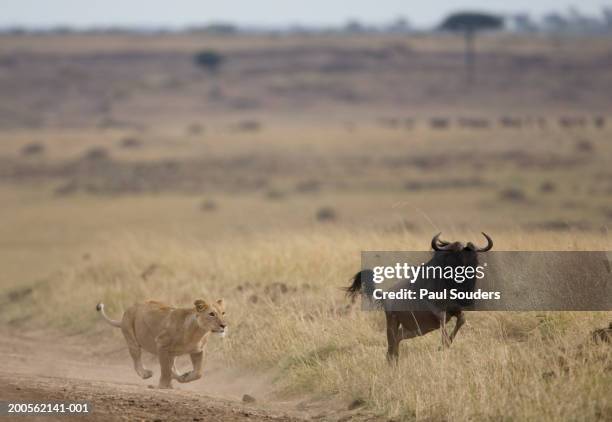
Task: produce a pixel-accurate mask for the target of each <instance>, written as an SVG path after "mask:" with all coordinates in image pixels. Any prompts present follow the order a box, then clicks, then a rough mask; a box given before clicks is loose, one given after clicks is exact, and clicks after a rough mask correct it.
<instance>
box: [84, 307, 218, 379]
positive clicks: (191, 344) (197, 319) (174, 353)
mask: <svg viewBox="0 0 612 422" xmlns="http://www.w3.org/2000/svg"><path fill="white" fill-rule="evenodd" d="M96 309H97V310H98V311H99V312H100V314H101V315H102V317H103V318H104V320H105V321H106V322H108V323H109V324H110V325H112V326H114V327H119V328H121V332H122V333H123V336H124V337H125V341H126V342H127V345H128V349H129V351H130V355H131V356H132V360H133V361H134V369H135V370H136V373H138V375H139V376H140V377H141V378H143V379H147V378H150V377H151V376H152V375H153V372H152V371H150V370H148V369H145V368H144V366H143V365H142V358H141V354H142V350H143V349H144V350H146V351H147V352H149V353H152V354H154V355H156V356H158V358H159V364H160V367H161V376H160V379H159V388H172V380H173V379H174V380H177V381H178V382H190V381H194V380H197V379H200V378H201V377H202V369H203V368H202V367H203V365H202V362H203V359H204V350H205V347H206V343H207V342H208V338H209V337H210V333H211V332H214V333H219V334H222V335H223V334H225V330H226V326H227V324H226V322H225V306H224V303H223V299H219V300H217V301H215V302H213V303H210V304H209V303H206V302H205V301H204V300H201V299H198V300H196V301H195V302H194V307H193V308H174V307H171V306H168V305H165V304H163V303H160V302H155V301H149V302H146V303H141V304H135V305H133V306H132V307H130V308H128V309H127V310H126V311H125V313H124V314H123V317H122V319H121V321H116V320H113V319H111V318H109V317H108V316H107V315H106V313H105V312H104V304H102V303H99V304H98V305H97V306H96ZM185 354H188V355H189V356H190V358H191V362H192V364H193V370H191V371H189V372H186V373H184V374H182V375H179V374H178V373H177V372H176V368H175V366H174V361H175V359H176V358H177V357H178V356H181V355H185Z"/></svg>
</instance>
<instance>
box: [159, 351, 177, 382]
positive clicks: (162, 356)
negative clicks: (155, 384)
mask: <svg viewBox="0 0 612 422" xmlns="http://www.w3.org/2000/svg"><path fill="white" fill-rule="evenodd" d="M158 356H159V366H160V367H161V376H160V377H159V388H172V368H173V366H174V357H173V356H170V354H169V353H168V352H166V351H162V350H160V351H159V352H158Z"/></svg>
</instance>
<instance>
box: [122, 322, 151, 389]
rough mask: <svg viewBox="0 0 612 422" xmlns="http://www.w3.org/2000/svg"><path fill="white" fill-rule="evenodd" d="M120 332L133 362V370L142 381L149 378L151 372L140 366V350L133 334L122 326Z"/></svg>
mask: <svg viewBox="0 0 612 422" xmlns="http://www.w3.org/2000/svg"><path fill="white" fill-rule="evenodd" d="M121 332H122V333H123V337H125V341H126V343H127V345H128V349H129V350H130V356H131V357H132V360H133V361H134V369H135V370H136V373H137V374H138V375H140V377H141V378H142V379H147V378H151V377H152V376H153V371H150V370H148V369H145V367H144V366H143V365H142V349H141V347H140V344H138V342H137V341H136V338H135V337H134V334H133V333H132V332H131V330H130V329H129V328H126V327H125V326H124V325H121Z"/></svg>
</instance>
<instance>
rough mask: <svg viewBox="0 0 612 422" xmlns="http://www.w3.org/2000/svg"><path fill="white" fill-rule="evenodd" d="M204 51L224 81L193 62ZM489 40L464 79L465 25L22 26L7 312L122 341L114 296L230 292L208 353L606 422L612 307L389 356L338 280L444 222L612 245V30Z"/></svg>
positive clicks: (8, 317)
mask: <svg viewBox="0 0 612 422" xmlns="http://www.w3.org/2000/svg"><path fill="white" fill-rule="evenodd" d="M210 47H214V48H217V49H219V50H220V51H222V52H223V53H224V54H226V55H227V68H226V69H224V70H223V72H222V73H221V74H220V75H218V76H216V77H214V78H213V77H211V76H210V75H206V74H205V73H204V72H203V71H202V70H200V69H196V68H195V67H194V66H193V64H192V62H191V55H192V54H193V53H195V52H196V51H197V50H198V49H202V48H210ZM480 48H481V50H480V51H481V53H482V54H481V56H482V57H481V58H480V59H479V64H478V66H479V69H480V70H479V75H480V76H479V81H480V83H479V84H478V85H477V86H476V87H474V88H473V89H471V90H468V89H466V88H465V87H464V86H463V85H462V84H463V78H462V77H461V71H462V68H461V44H460V42H458V41H457V40H454V39H452V38H447V37H433V36H431V37H426V36H419V37H415V38H412V39H411V38H398V37H395V36H393V37H378V36H376V37H361V36H360V37H354V38H349V37H331V36H326V37H313V38H309V37H305V38H299V37H289V38H283V37H280V38H274V37H256V38H248V37H239V36H238V37H229V38H213V39H209V38H206V37H202V36H194V35H190V36H170V35H168V36H152V37H149V38H146V37H145V38H142V37H128V36H119V35H115V36H108V35H107V36H96V37H93V36H90V38H88V37H78V36H64V37H30V36H21V37H19V36H12V37H9V36H5V37H2V39H0V58H1V59H2V60H1V62H2V71H1V72H0V87H2V88H3V92H9V93H10V94H11V95H12V97H11V102H9V101H8V100H6V99H4V100H2V103H0V123H1V124H0V164H1V167H0V180H1V185H0V201H1V203H2V207H1V208H0V220H1V221H2V225H0V262H2V266H3V271H2V272H1V274H0V319H1V320H2V321H3V322H4V323H6V324H9V325H10V326H12V327H18V328H21V329H24V330H27V329H41V328H42V329H49V330H62V331H64V332H66V333H70V334H76V335H80V336H83V337H87V336H90V335H91V334H86V333H89V332H91V331H93V335H94V336H102V337H98V338H107V336H108V338H110V337H111V336H112V338H113V339H114V340H113V341H115V340H116V341H121V340H120V333H118V332H113V331H111V330H109V329H108V327H107V326H104V325H102V324H101V323H100V322H99V320H98V315H97V314H96V313H95V312H94V311H93V309H94V306H95V303H96V302H97V301H99V300H103V301H104V302H105V303H106V304H107V308H108V311H109V313H110V314H112V315H118V314H120V312H121V311H122V310H123V309H125V307H127V306H129V305H130V304H132V303H133V302H135V301H142V300H146V299H158V300H162V301H166V302H169V303H173V304H177V305H182V306H189V305H190V304H191V303H192V302H193V299H195V298H196V297H205V298H210V299H213V298H216V297H224V298H225V299H226V301H227V303H228V306H229V308H228V312H229V314H228V315H229V320H230V335H229V337H228V338H227V339H226V340H225V341H224V342H223V343H220V342H215V343H213V345H212V346H213V347H212V348H211V349H212V350H211V353H210V359H222V360H224V362H225V363H226V364H227V365H228V366H233V367H238V368H247V369H249V370H252V371H253V372H255V373H258V372H261V373H267V374H269V373H273V374H274V376H275V377H276V386H277V389H278V392H279V395H289V396H305V397H324V396H325V397H326V396H332V397H335V398H337V399H339V400H342V401H345V402H346V403H347V404H348V403H350V402H352V401H354V400H355V399H362V400H364V401H365V406H366V407H367V408H368V409H370V410H371V411H372V412H375V414H378V415H386V416H389V417H391V418H394V419H403V420H414V419H418V420H482V419H485V420H487V419H489V420H499V419H504V420H550V421H554V420H561V419H565V420H598V419H600V420H605V419H606V418H609V416H608V415H609V414H610V412H611V411H612V404H611V402H610V397H612V375H611V374H612V372H611V371H610V368H611V365H612V354H611V353H610V348H609V345H596V344H593V343H590V342H589V341H588V338H589V333H590V332H591V331H592V330H593V329H595V328H600V327H602V326H604V325H607V324H608V322H609V321H610V320H611V316H612V315H611V314H610V313H471V314H470V315H469V316H468V322H467V325H466V326H465V327H464V328H463V329H462V331H461V333H460V334H459V337H458V338H457V341H456V343H455V344H454V345H453V347H452V348H451V349H450V350H449V351H444V352H440V351H438V350H437V348H438V342H439V338H438V336H437V335H435V334H431V335H428V336H425V337H423V338H419V339H416V340H413V341H410V342H404V343H403V344H402V347H401V358H400V365H399V368H397V369H392V368H390V367H388V366H387V364H386V361H385V359H384V353H385V347H386V346H385V336H384V321H383V317H382V315H379V314H374V313H364V312H361V311H360V310H359V309H358V307H356V308H355V307H351V306H349V304H348V301H347V300H346V299H345V298H344V296H343V292H342V291H341V290H340V287H343V286H345V285H346V284H348V279H349V277H350V276H351V275H352V274H353V273H354V272H355V271H356V269H357V268H358V267H359V254H360V251H362V250H369V249H374V250H375V249H381V250H394V249H397V250H425V249H427V247H428V245H429V241H430V239H431V236H432V235H433V234H435V233H437V232H439V231H442V232H443V234H444V237H445V238H449V239H459V240H465V241H467V240H472V241H480V237H479V236H480V235H479V233H480V231H483V230H484V231H486V232H488V233H489V234H490V235H491V236H492V237H493V238H494V240H495V245H496V246H495V249H496V250H592V249H601V250H608V249H610V246H611V245H610V237H609V234H608V226H609V225H610V221H612V205H611V203H610V199H611V198H612V170H611V169H610V162H612V160H611V159H612V144H610V142H609V140H610V136H611V135H612V129H610V128H611V124H610V122H609V119H610V116H609V111H610V105H611V104H610V102H609V101H610V100H609V98H608V95H606V93H607V92H610V88H611V83H612V82H611V80H610V76H609V75H608V74H607V73H606V72H604V71H603V70H602V69H605V66H604V65H605V63H607V62H606V60H608V61H609V57H610V49H609V46H608V44H607V43H604V42H602V41H601V40H598V39H546V38H537V39H524V38H515V37H510V36H508V35H503V36H499V37H485V38H484V39H483V40H482V43H481V44H480ZM215 78H216V80H215ZM219 87H220V92H219ZM5 98H7V97H5ZM567 116H569V117H572V118H579V119H582V120H583V122H582V123H577V124H574V125H572V126H571V127H567V126H563V125H562V124H560V120H561V119H562V118H563V117H567ZM503 117H511V118H513V119H518V120H519V121H520V122H521V124H520V127H508V126H504V125H503V124H502V123H501V119H502V118H503ZM597 117H603V118H604V120H605V119H607V120H605V121H606V122H607V124H604V125H603V126H597V125H596V124H595V118H597ZM465 118H471V119H474V118H476V119H480V120H485V121H486V122H487V124H486V127H484V128H474V127H467V126H469V125H466V124H465V123H462V119H465ZM432 119H445V120H447V123H448V127H444V128H438V127H435V125H434V124H433V123H432ZM538 119H542V121H544V122H545V124H541V123H540V120H538ZM130 139H131V140H135V141H132V142H130V141H126V140H130ZM33 145H38V147H36V146H34V147H33ZM322 210H325V212H322ZM126 370H129V369H128V366H127V365H126Z"/></svg>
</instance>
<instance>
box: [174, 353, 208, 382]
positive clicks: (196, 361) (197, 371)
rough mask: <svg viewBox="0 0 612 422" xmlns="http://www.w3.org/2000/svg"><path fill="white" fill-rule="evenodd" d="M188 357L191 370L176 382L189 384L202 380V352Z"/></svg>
mask: <svg viewBox="0 0 612 422" xmlns="http://www.w3.org/2000/svg"><path fill="white" fill-rule="evenodd" d="M189 357H191V363H192V364H193V370H192V371H190V372H186V373H184V374H183V375H181V376H180V377H178V379H177V381H178V382H191V381H195V380H199V379H200V378H202V361H203V360H204V352H197V353H191V354H190V355H189Z"/></svg>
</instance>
